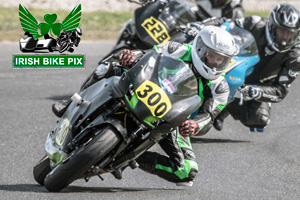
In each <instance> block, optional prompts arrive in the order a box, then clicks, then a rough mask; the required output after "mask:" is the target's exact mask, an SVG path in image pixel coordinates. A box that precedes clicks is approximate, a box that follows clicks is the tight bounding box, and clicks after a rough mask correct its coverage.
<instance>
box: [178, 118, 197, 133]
mask: <svg viewBox="0 0 300 200" xmlns="http://www.w3.org/2000/svg"><path fill="white" fill-rule="evenodd" d="M199 131H200V128H199V125H198V124H197V123H196V122H195V121H194V120H191V119H189V120H185V121H184V122H183V123H182V124H181V125H180V126H179V133H180V135H182V136H183V137H189V136H192V135H195V134H197V133H198V132H199Z"/></svg>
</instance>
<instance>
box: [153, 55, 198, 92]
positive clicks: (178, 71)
mask: <svg viewBox="0 0 300 200" xmlns="http://www.w3.org/2000/svg"><path fill="white" fill-rule="evenodd" d="M158 80H159V83H160V85H161V87H162V88H163V89H164V90H165V91H166V92H167V94H172V95H180V96H185V95H194V94H197V92H198V90H197V89H198V85H197V84H198V83H197V79H196V77H195V75H194V73H193V71H192V70H191V69H190V68H189V66H188V65H187V64H186V63H185V62H183V61H179V60H175V59H173V58H170V57H167V56H162V58H161V60H160V64H159V67H158Z"/></svg>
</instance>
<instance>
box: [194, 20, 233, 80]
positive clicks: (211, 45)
mask: <svg viewBox="0 0 300 200" xmlns="http://www.w3.org/2000/svg"><path fill="white" fill-rule="evenodd" d="M237 53H238V47H237V45H236V44H235V41H234V38H233V36H232V35H231V34H230V33H228V32H227V31H226V30H224V29H222V28H220V27H215V26H206V27H205V28H203V29H202V30H201V31H200V32H199V33H198V34H197V36H196V37H195V39H194V42H193V49H192V61H193V64H194V69H195V70H196V76H197V74H198V75H200V76H201V77H203V78H205V79H208V80H214V79H217V78H218V77H219V76H220V75H221V74H222V73H223V72H224V71H225V69H226V68H227V67H228V65H229V62H230V60H231V58H232V56H233V55H236V54H237Z"/></svg>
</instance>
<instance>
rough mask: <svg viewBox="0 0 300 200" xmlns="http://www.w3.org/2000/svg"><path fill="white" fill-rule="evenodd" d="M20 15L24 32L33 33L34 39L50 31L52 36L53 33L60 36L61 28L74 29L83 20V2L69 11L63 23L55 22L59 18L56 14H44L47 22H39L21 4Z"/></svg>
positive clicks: (64, 29)
mask: <svg viewBox="0 0 300 200" xmlns="http://www.w3.org/2000/svg"><path fill="white" fill-rule="evenodd" d="M19 17H20V22H21V26H22V28H23V30H24V32H29V33H30V34H31V35H33V37H34V39H36V38H40V37H43V36H44V35H45V34H47V33H49V31H50V35H51V36H52V37H53V34H54V35H56V36H59V35H60V32H61V30H63V31H74V30H75V29H76V28H77V27H78V26H79V22H80V20H81V4H79V5H78V6H77V7H75V8H74V9H73V10H72V11H71V12H70V13H69V15H68V16H67V17H66V18H65V19H64V20H63V22H62V23H54V22H55V21H56V19H57V15H56V14H46V15H45V16H44V20H45V22H46V23H44V22H42V23H38V21H37V20H36V19H35V18H34V17H33V16H32V14H31V13H30V12H29V11H28V10H27V8H25V7H24V6H22V5H21V4H19ZM39 32H40V33H39Z"/></svg>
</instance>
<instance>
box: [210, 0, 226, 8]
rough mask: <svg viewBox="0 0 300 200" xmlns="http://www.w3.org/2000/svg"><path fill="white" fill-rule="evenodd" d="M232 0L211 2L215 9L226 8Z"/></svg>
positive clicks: (213, 0) (212, 0)
mask: <svg viewBox="0 0 300 200" xmlns="http://www.w3.org/2000/svg"><path fill="white" fill-rule="evenodd" d="M230 2H231V0H210V3H211V5H212V7H213V8H224V7H225V6H226V5H227V4H229V3H230Z"/></svg>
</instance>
